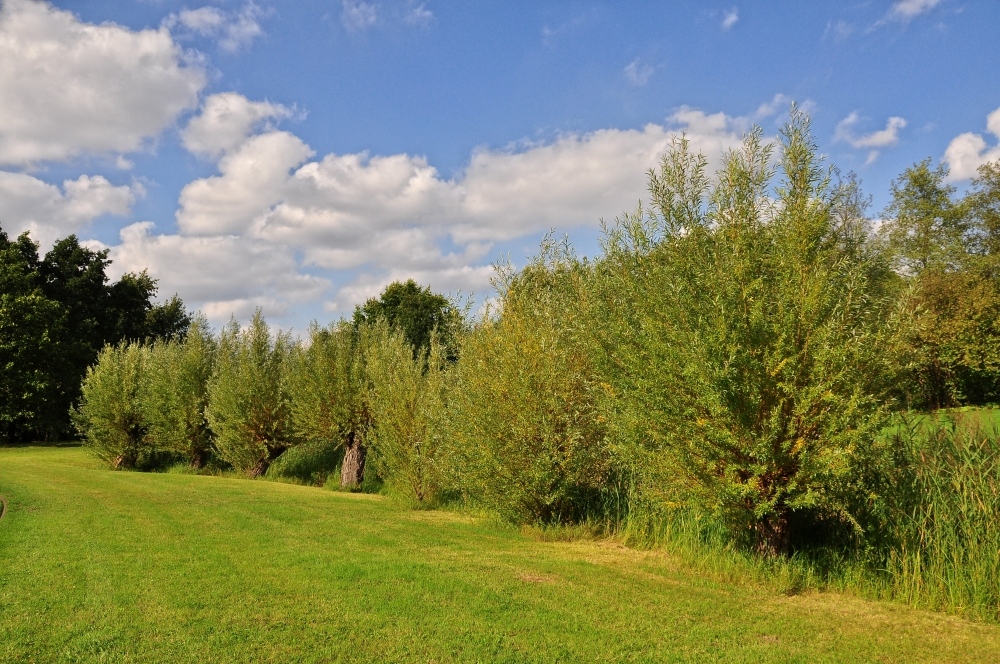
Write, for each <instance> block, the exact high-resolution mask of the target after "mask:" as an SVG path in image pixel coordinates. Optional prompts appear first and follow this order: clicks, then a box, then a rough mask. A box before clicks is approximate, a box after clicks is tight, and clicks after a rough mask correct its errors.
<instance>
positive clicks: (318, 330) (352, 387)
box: [287, 321, 369, 486]
mask: <svg viewBox="0 0 1000 664" xmlns="http://www.w3.org/2000/svg"><path fill="white" fill-rule="evenodd" d="M366 344H367V327H366V326H362V327H361V328H360V329H356V328H355V327H354V326H352V325H351V324H349V323H346V322H343V321H341V322H340V323H334V324H332V325H330V326H329V327H325V328H324V327H319V326H318V325H315V324H314V325H312V326H311V327H310V328H309V342H308V344H306V345H304V346H302V345H299V346H297V347H296V348H295V349H294V352H293V354H292V358H291V364H290V368H289V371H288V380H287V388H288V393H289V399H290V407H291V417H292V426H293V428H294V430H295V434H296V436H298V437H299V438H301V439H303V440H307V441H310V443H311V444H312V446H313V447H323V446H329V447H330V448H331V450H338V449H342V450H343V453H338V455H339V458H340V459H341V460H344V458H345V457H349V458H348V459H347V460H348V463H347V464H345V465H346V466H347V468H346V469H344V472H343V473H342V476H341V480H342V481H341V484H342V485H344V486H355V485H359V484H360V483H361V482H362V480H363V477H364V450H365V448H364V440H363V438H364V430H365V427H366V426H367V424H368V421H369V415H368V401H367V399H368V382H367V378H366V375H365V364H364V349H365V345H366Z"/></svg>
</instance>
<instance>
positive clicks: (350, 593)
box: [0, 448, 1000, 662]
mask: <svg viewBox="0 0 1000 664" xmlns="http://www.w3.org/2000/svg"><path fill="white" fill-rule="evenodd" d="M0 494H3V495H4V496H6V497H7V499H8V504H9V513H8V515H7V517H6V518H5V519H4V520H3V522H2V523H0V560H2V561H3V563H2V565H0V607H2V610H0V660H2V661H38V662H48V661H151V662H152V661H155V662H162V661H240V662H243V661H342V662H369V661H370V662H375V661H421V662H425V661H510V662H536V661H537V662H558V661H657V662H661V661H690V660H696V661H754V662H757V661H765V662H767V661H803V662H806V661H809V662H813V661H837V662H843V661H899V662H904V661H905V662H911V661H997V660H998V659H1000V628H998V627H995V626H990V625H981V624H974V623H970V622H966V621H962V620H960V619H957V618H953V617H947V616H943V615H939V614H933V613H927V612H920V611H913V610H910V609H907V608H905V607H901V606H896V605H891V604H884V603H872V602H865V601H862V600H859V599H855V598H851V597H845V596H841V595H837V594H832V593H831V594H817V593H811V594H803V595H795V596H785V595H783V594H781V593H777V592H775V591H774V590H773V589H769V588H768V587H764V586H760V585H750V584H739V583H724V582H721V581H718V580H713V579H712V578H709V577H705V576H700V575H697V574H693V573H692V572H691V571H690V570H689V569H688V568H687V567H686V566H685V565H683V564H682V561H679V560H678V559H676V558H672V557H670V556H667V555H664V554H662V553H657V552H654V551H646V552H640V551H634V550H630V549H626V548H623V547H621V546H618V545H616V544H614V543H611V542H569V543H566V542H544V541H539V540H536V539H531V538H528V537H525V536H524V535H522V534H521V533H519V532H517V531H513V530H504V529H502V528H498V527H497V526H495V525H492V524H490V523H486V522H481V521H476V520H472V519H469V518H465V517H461V516H458V515H455V514H451V513H447V512H415V511H409V510H406V509H403V508H401V507H399V506H397V505H395V504H393V503H392V502H390V501H388V500H385V499H383V498H380V497H373V496H365V495H352V494H342V493H335V492H331V491H326V490H322V489H317V488H310V487H302V486H295V485H288V484H279V483H272V482H262V481H247V480H240V479H230V478H219V477H201V476H191V475H181V474H141V473H129V472H111V471H107V470H102V469H100V468H98V467H97V466H96V464H95V463H93V462H92V461H91V460H90V459H89V458H88V457H87V456H86V454H85V453H84V451H83V450H80V449H77V448H61V449H53V448H18V449H2V450H0Z"/></svg>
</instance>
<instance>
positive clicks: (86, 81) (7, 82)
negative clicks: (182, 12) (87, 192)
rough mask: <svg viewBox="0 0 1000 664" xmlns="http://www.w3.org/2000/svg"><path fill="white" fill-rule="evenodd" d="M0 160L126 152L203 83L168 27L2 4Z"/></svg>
mask: <svg viewBox="0 0 1000 664" xmlns="http://www.w3.org/2000/svg"><path fill="white" fill-rule="evenodd" d="M0 62H2V63H3V65H2V66H0V99H2V100H3V101H2V103H0V163H3V164H10V165H22V166H23V165H28V164H31V163H34V162H38V161H45V160H66V159H69V158H71V157H73V156H75V155H78V154H80V153H84V152H96V153H107V152H112V153H114V152H119V153H120V152H130V151H134V150H137V149H140V148H141V147H142V145H143V142H144V141H145V140H147V139H150V138H152V137H154V136H156V135H157V134H159V133H160V132H161V131H162V130H163V129H165V128H166V127H168V126H170V125H171V124H172V123H173V122H174V120H175V119H176V118H177V116H178V115H179V114H180V113H181V112H183V111H185V110H187V109H189V108H192V107H194V106H195V105H196V104H197V100H198V93H199V91H200V90H201V89H202V88H203V87H204V85H205V73H204V71H203V69H202V67H201V66H200V65H199V64H198V63H192V62H190V61H188V60H187V59H186V58H185V55H184V53H183V52H182V51H181V49H180V48H179V47H178V46H177V44H175V43H174V41H173V39H172V38H171V36H170V33H169V32H168V31H167V30H166V29H165V28H161V29H159V30H142V31H139V32H133V31H131V30H128V29H126V28H123V27H121V26H118V25H115V24H112V23H105V24H102V25H90V24H86V23H83V22H81V21H80V20H78V19H77V18H76V17H75V16H74V15H73V14H71V13H70V12H67V11H62V10H59V9H55V8H53V7H52V6H50V5H49V4H47V3H43V2H36V1H34V0H6V1H5V2H4V3H3V6H2V7H0Z"/></svg>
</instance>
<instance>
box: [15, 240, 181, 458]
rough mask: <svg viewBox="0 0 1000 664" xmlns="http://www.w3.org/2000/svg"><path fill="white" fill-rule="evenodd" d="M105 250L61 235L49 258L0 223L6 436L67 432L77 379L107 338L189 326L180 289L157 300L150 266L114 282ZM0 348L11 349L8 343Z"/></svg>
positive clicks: (136, 337) (168, 332) (160, 334)
mask: <svg viewBox="0 0 1000 664" xmlns="http://www.w3.org/2000/svg"><path fill="white" fill-rule="evenodd" d="M109 264H110V261H109V260H108V259H107V251H93V250H91V249H88V248H86V247H84V246H82V245H81V244H80V243H79V241H78V240H77V238H76V237H75V236H72V235H71V236H70V237H68V238H65V239H63V240H59V241H58V242H56V243H55V245H53V247H52V249H51V250H50V251H49V252H48V253H47V254H46V255H45V257H44V258H41V259H40V258H39V256H38V245H36V244H35V243H34V242H32V241H31V240H30V238H29V237H28V235H27V234H22V235H21V237H19V238H18V239H17V240H16V241H14V242H11V241H10V240H9V239H8V238H7V236H6V235H5V234H4V233H3V231H2V230H0V294H2V298H3V299H2V300H0V321H4V320H6V321H9V322H10V323H14V322H15V321H18V320H21V321H23V324H21V325H14V324H9V325H4V324H2V323H0V372H2V374H3V375H2V376H0V385H4V386H5V387H3V388H0V389H3V390H5V391H6V392H7V393H8V394H9V399H8V400H7V401H6V404H7V405H6V407H3V406H0V411H2V412H0V422H3V423H4V424H5V425H6V429H7V430H6V432H5V433H6V434H7V438H8V440H16V439H26V438H31V437H48V438H51V437H55V436H58V435H65V434H66V433H67V432H68V430H69V429H70V422H69V410H70V406H71V404H72V403H73V402H74V401H75V400H76V399H77V398H78V397H79V396H80V383H81V381H82V380H83V377H84V375H85V373H86V370H87V367H88V366H90V365H92V364H93V363H94V362H95V361H96V359H97V356H98V353H99V352H100V350H101V349H102V348H103V347H104V346H105V345H106V344H117V343H118V342H120V341H126V340H131V341H143V340H145V339H147V338H151V337H157V338H167V337H170V336H172V335H174V334H176V331H177V329H178V326H180V327H186V320H187V314H186V313H185V311H184V306H183V303H182V302H181V301H180V299H179V298H177V297H176V296H175V297H174V298H172V299H171V300H169V301H168V302H167V303H165V304H163V305H154V304H152V298H153V297H154V296H155V294H156V281H155V280H154V279H152V278H151V277H150V276H149V275H148V274H147V273H146V272H142V273H139V274H131V273H130V274H126V275H124V276H122V278H121V279H120V280H119V281H117V282H114V283H109V280H108V278H107V275H106V270H107V267H108V265H109ZM2 349H7V350H6V351H4V350H2Z"/></svg>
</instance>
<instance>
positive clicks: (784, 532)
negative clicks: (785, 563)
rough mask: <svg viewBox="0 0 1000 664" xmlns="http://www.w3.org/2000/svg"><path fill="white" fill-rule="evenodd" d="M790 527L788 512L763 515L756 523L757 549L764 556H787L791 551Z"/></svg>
mask: <svg viewBox="0 0 1000 664" xmlns="http://www.w3.org/2000/svg"><path fill="white" fill-rule="evenodd" d="M791 544H792V528H791V524H790V523H789V519H788V514H787V513H784V512H781V513H777V514H771V515H770V516H767V517H765V518H764V519H763V520H762V521H760V522H759V523H758V524H757V550H758V552H760V553H762V554H763V555H765V556H787V555H788V554H789V553H790V552H791Z"/></svg>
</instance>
